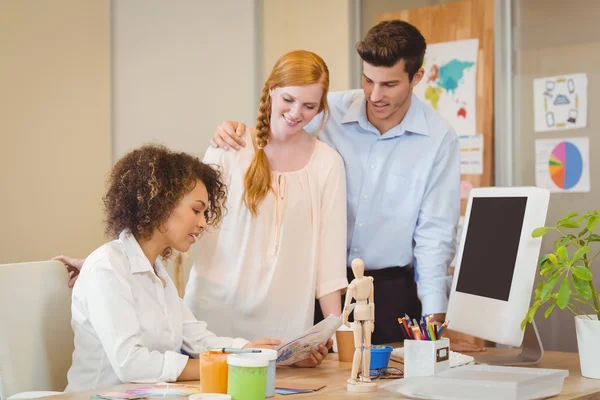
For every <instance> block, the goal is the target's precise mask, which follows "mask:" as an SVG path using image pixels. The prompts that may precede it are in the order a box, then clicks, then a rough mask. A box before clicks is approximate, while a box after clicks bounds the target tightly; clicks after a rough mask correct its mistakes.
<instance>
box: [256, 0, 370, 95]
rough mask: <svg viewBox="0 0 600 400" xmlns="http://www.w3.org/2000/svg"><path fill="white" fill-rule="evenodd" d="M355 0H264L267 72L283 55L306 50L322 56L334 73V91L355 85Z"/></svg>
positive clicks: (263, 77) (264, 54)
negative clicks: (353, 77)
mask: <svg viewBox="0 0 600 400" xmlns="http://www.w3.org/2000/svg"><path fill="white" fill-rule="evenodd" d="M354 3H355V2H354V1H352V0H303V1H287V0H264V5H263V21H264V23H263V35H264V36H263V49H264V52H263V75H262V81H263V83H264V81H265V79H266V78H267V76H268V75H269V73H270V72H271V69H272V68H273V65H274V64H275V61H276V60H277V58H278V57H279V56H281V55H282V54H284V53H287V52H288V51H292V50H298V49H304V50H310V51H313V52H315V53H317V54H318V55H320V56H321V57H322V58H323V60H325V63H327V67H328V68H329V74H330V85H329V88H330V90H332V91H333V90H346V89H351V88H352V83H353V80H352V76H353V75H352V74H353V73H354V74H355V73H356V72H355V71H353V64H352V63H356V61H355V60H356V58H355V53H356V51H355V50H354V44H356V43H355V42H356V40H355V34H354V32H355V30H358V29H359V28H360V27H358V26H355V25H356V24H354V23H353V22H352V21H353V13H354V11H355V10H354V9H353V6H354Z"/></svg>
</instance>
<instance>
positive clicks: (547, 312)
mask: <svg viewBox="0 0 600 400" xmlns="http://www.w3.org/2000/svg"><path fill="white" fill-rule="evenodd" d="M554 307H556V303H554V304H552V305H551V306H550V307H548V308H547V309H546V312H544V318H548V315H550V313H551V312H552V310H554Z"/></svg>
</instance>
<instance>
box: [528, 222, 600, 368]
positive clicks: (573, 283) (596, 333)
mask: <svg viewBox="0 0 600 400" xmlns="http://www.w3.org/2000/svg"><path fill="white" fill-rule="evenodd" d="M599 219H600V216H599V215H598V212H597V211H590V212H588V213H587V214H585V215H581V216H580V215H579V214H578V213H576V212H571V213H569V214H567V215H565V216H564V217H562V218H561V219H560V220H559V221H558V222H557V223H556V226H542V227H539V228H536V229H534V230H533V232H532V234H531V236H532V237H541V236H544V235H546V234H548V233H550V232H557V233H558V234H559V235H560V236H559V237H558V239H556V240H555V241H554V253H549V254H546V255H544V256H542V257H541V259H540V264H539V265H540V275H541V276H542V281H541V282H540V283H539V284H538V285H537V288H536V290H535V299H534V303H533V304H532V305H531V307H530V309H529V311H528V312H527V315H526V316H525V319H523V322H522V323H521V328H522V329H524V328H525V325H526V324H527V323H530V322H532V321H533V317H534V316H535V314H536V312H537V311H538V309H539V308H540V307H542V306H547V307H546V308H545V312H544V317H546V318H548V316H549V315H550V314H551V313H552V311H554V310H555V309H556V307H558V308H560V309H562V310H565V309H566V310H569V311H570V312H571V313H573V315H574V316H575V329H576V331H577V347H578V349H579V360H580V363H581V374H582V375H583V376H585V377H587V378H594V379H600V362H598V360H600V346H599V344H600V305H599V296H600V292H598V291H596V289H595V288H594V283H593V282H592V278H593V274H592V270H591V265H592V263H593V262H594V260H595V259H596V257H597V256H598V255H599V254H600V251H597V249H593V247H594V246H595V245H596V244H597V243H596V242H600V235H599V234H596V233H594V228H595V227H596V225H597V224H598V220H599Z"/></svg>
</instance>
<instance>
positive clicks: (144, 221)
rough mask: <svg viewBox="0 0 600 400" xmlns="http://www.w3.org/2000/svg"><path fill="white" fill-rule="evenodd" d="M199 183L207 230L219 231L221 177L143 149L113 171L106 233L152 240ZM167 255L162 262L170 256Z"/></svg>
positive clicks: (189, 160)
mask: <svg viewBox="0 0 600 400" xmlns="http://www.w3.org/2000/svg"><path fill="white" fill-rule="evenodd" d="M197 181H201V182H202V183H204V186H206V191H207V192H208V203H209V204H208V208H207V209H206V211H205V216H206V223H207V225H212V226H218V225H219V223H220V222H221V220H222V219H223V216H224V214H225V211H226V209H225V201H226V198H227V190H226V186H225V184H224V183H223V182H222V180H221V173H220V172H219V171H218V170H216V169H214V168H212V167H211V166H209V165H207V164H204V163H203V162H202V161H200V159H198V158H197V157H194V156H192V155H190V154H187V153H183V152H174V151H171V150H169V149H167V148H166V147H165V146H162V145H144V146H142V147H140V148H138V149H136V150H133V151H132V152H130V153H128V154H126V155H125V156H123V158H121V159H120V160H119V161H118V162H117V163H116V164H115V166H114V167H113V169H112V172H111V174H110V177H109V179H108V184H107V186H108V190H107V192H106V195H105V196H104V198H103V201H104V208H105V211H106V233H107V234H108V235H111V236H113V237H117V236H118V235H119V233H120V232H121V231H122V230H124V229H129V230H130V231H131V233H133V235H134V236H135V237H136V238H137V239H140V238H141V239H146V240H148V239H150V237H151V236H152V233H153V232H154V230H155V229H157V228H160V226H162V225H163V224H164V223H165V222H166V221H167V220H168V218H169V215H170V214H171V211H173V209H174V208H175V206H176V205H177V203H178V202H179V201H180V200H181V198H182V197H183V196H185V195H186V194H187V193H189V192H190V191H192V190H193V189H194V187H195V185H196V182H197ZM169 255H170V249H167V251H166V253H164V254H163V256H167V257H168V256H169Z"/></svg>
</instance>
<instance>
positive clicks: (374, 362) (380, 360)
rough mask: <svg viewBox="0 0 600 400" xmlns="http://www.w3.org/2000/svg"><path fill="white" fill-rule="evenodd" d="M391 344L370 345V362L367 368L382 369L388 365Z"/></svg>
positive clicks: (391, 348)
mask: <svg viewBox="0 0 600 400" xmlns="http://www.w3.org/2000/svg"><path fill="white" fill-rule="evenodd" d="M392 350H394V348H393V347H392V346H372V347H371V363H370V368H369V369H383V368H387V367H388V363H389V362H390V356H391V355H392Z"/></svg>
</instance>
